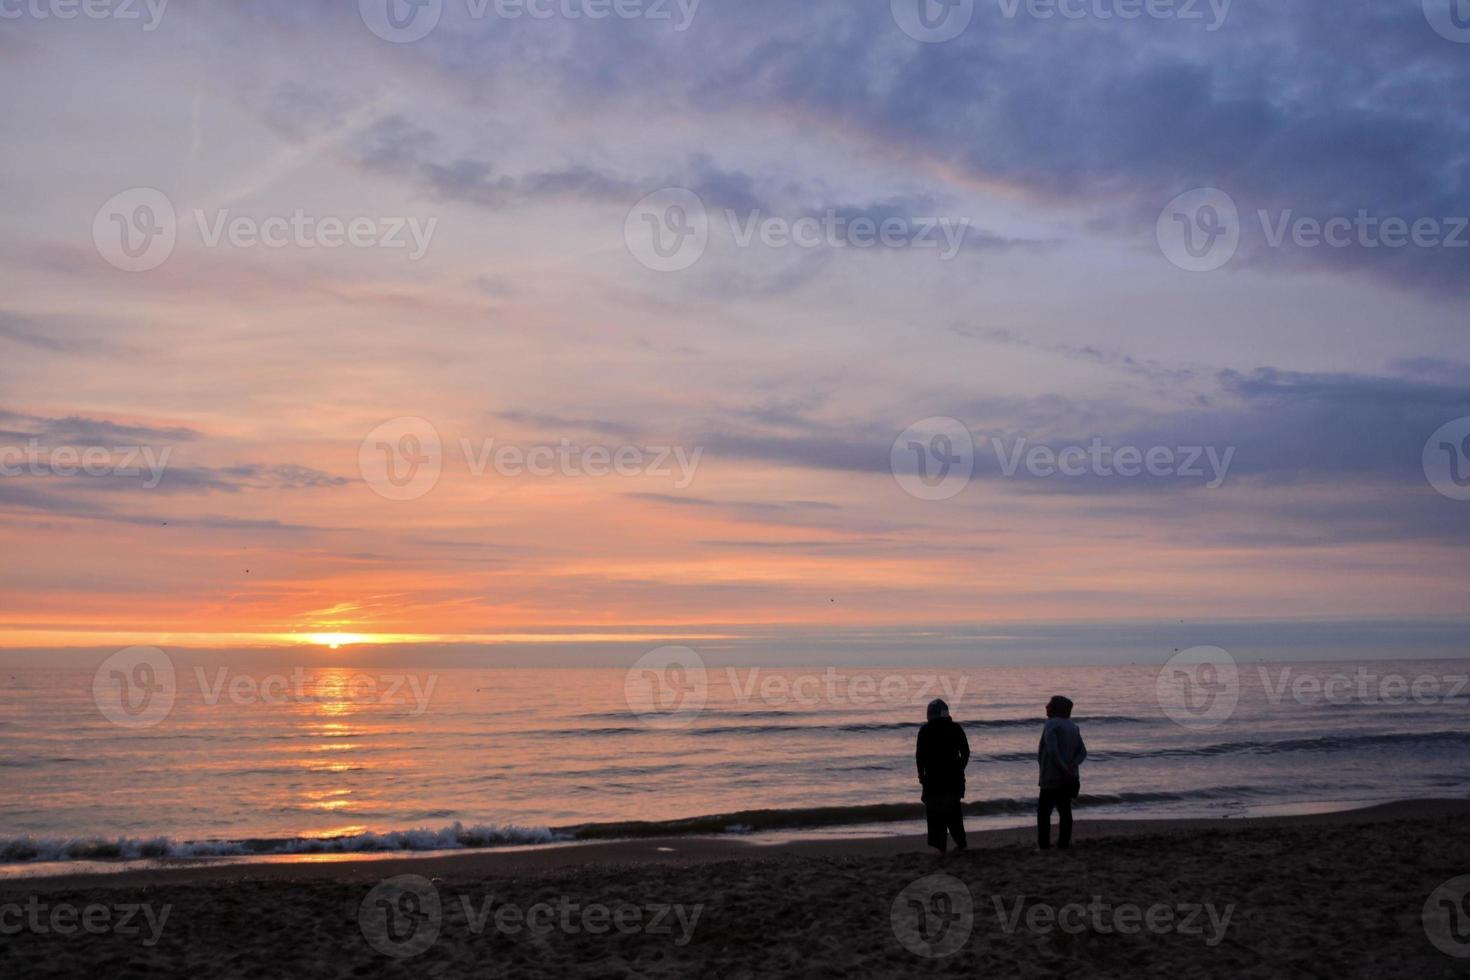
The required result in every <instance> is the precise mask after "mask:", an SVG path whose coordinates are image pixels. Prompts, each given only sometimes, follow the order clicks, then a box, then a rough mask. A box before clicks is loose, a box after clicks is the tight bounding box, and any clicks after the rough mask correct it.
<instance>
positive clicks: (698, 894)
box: [0, 801, 1470, 978]
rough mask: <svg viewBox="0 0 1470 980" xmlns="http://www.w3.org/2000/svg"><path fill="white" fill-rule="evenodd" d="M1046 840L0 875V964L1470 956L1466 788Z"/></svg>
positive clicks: (764, 971) (1211, 967)
mask: <svg viewBox="0 0 1470 980" xmlns="http://www.w3.org/2000/svg"><path fill="white" fill-rule="evenodd" d="M1032 836H1033V835H1032V832H1031V831H1029V830H1024V829H1022V830H996V831H985V832H980V833H974V834H972V839H971V845H972V846H971V850H970V852H969V853H966V854H952V855H950V856H949V858H948V859H947V860H945V861H943V862H941V861H940V860H939V859H938V858H937V857H936V856H935V855H934V854H933V853H932V852H930V851H928V850H927V849H925V848H924V846H923V841H922V840H921V839H919V838H916V837H897V838H875V839H865V840H853V839H844V840H832V841H813V840H803V841H797V842H792V843H786V844H774V845H762V844H755V843H752V842H750V841H748V840H742V839H740V838H669V839H650V840H639V841H614V842H605V843H597V844H589V845H583V846H578V847H562V848H548V849H538V850H523V851H515V852H500V851H482V852H466V853H449V854H436V855H414V856H412V857H406V858H395V859H392V860H370V859H369V860H364V859H361V858H349V859H347V860H341V859H332V860H320V859H318V860H313V861H303V862H296V863H272V864H246V865H242V864H222V863H218V862H209V861H192V862H177V863H174V864H170V865H166V866H162V867H155V868H150V869H147V870H142V871H125V872H119V873H109V874H88V875H70V876H65V877H49V878H30V879H12V880H4V879H0V976H5V977H27V978H29V977H88V976H96V977H108V978H111V977H139V978H142V977H155V976H165V977H172V976H180V977H182V976H191V977H242V978H243V977H292V978H298V977H299V978H310V977H353V976H404V977H407V976H415V977H422V976H444V977H460V976H476V977H500V976H506V977H542V976H545V977H564V976H589V977H623V976H642V977H688V976H696V975H697V976H711V977H732V978H733V977H769V976H833V977H837V976H842V977H853V976H873V977H899V976H913V975H916V974H922V973H928V972H931V971H933V972H940V973H950V972H955V973H963V974H966V975H972V976H973V975H977V974H978V975H982V976H992V977H1013V976H1016V977H1032V976H1035V977H1042V976H1055V975H1058V974H1060V973H1066V974H1068V975H1071V976H1076V977H1140V976H1142V977H1149V976H1160V977H1163V976H1168V977H1177V976H1181V975H1191V976H1209V977H1213V976H1229V977H1232V978H1241V977H1279V976H1288V975H1290V976H1324V977H1325V976H1332V977H1375V978H1377V977H1391V976H1413V977H1417V978H1423V977H1441V976H1443V977H1450V976H1456V977H1463V976H1465V975H1466V973H1467V970H1470V959H1461V958H1456V957H1455V956H1453V955H1450V953H1447V952H1444V951H1442V950H1441V949H1440V948H1438V947H1437V946H1436V945H1435V944H1434V942H1432V941H1431V936H1430V932H1431V931H1433V930H1432V929H1431V930H1426V927H1425V924H1424V922H1423V911H1424V908H1425V904H1426V901H1428V900H1429V899H1430V896H1431V894H1433V893H1435V891H1436V889H1437V888H1439V887H1440V886H1441V885H1443V884H1444V883H1445V882H1447V881H1449V880H1451V879H1454V878H1456V877H1458V876H1461V875H1470V801H1420V802H1409V803H1396V804H1389V805H1386V806H1381V807H1374V808H1371V809H1366V810H1352V811H1347V812H1344V813H1336V814H1314V815H1310V816H1296V817H1276V818H1263V819H1244V820H1176V821H1142V820H1133V821H1102V820H1088V819H1087V818H1086V815H1085V812H1084V813H1083V814H1082V816H1081V819H1079V821H1078V832H1077V846H1075V847H1074V848H1073V849H1072V850H1071V851H1069V852H1058V851H1052V852H1046V853H1041V852H1038V851H1037V850H1036V849H1035V844H1034V842H1033V841H1032ZM936 876H938V877H936ZM385 880H386V881H388V884H386V885H385V884H383V883H384V882H385ZM1451 914H1453V913H1448V912H1447V913H1446V915H1451ZM1465 925H1466V927H1467V928H1470V918H1467V920H1466V922H1465ZM1441 932H1442V934H1441V935H1440V939H1441V942H1442V944H1443V943H1448V944H1449V945H1450V949H1451V952H1459V951H1463V952H1464V953H1466V954H1467V955H1470V935H1467V936H1466V938H1465V944H1464V949H1463V950H1461V949H1460V947H1459V946H1458V945H1456V941H1457V939H1458V937H1459V935H1460V933H1459V932H1455V931H1453V930H1451V931H1449V932H1443V930H1441Z"/></svg>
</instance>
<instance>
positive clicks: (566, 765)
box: [0, 661, 1470, 862]
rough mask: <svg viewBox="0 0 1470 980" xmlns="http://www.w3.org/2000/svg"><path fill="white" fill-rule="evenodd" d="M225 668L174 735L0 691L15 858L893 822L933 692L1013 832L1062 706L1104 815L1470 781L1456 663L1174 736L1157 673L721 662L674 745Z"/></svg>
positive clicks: (1418, 789) (47, 696)
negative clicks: (1054, 707) (1047, 712)
mask: <svg viewBox="0 0 1470 980" xmlns="http://www.w3.org/2000/svg"><path fill="white" fill-rule="evenodd" d="M220 670H221V668H218V667H206V668H203V673H202V674H200V673H197V672H196V670H195V669H193V668H180V669H179V671H178V678H177V684H176V688H177V690H176V695H175V697H174V700H173V703H172V707H171V709H170V710H169V711H168V713H167V715H166V716H165V717H162V718H151V717H148V716H146V715H139V716H138V717H136V718H134V717H124V718H123V722H124V723H123V724H118V723H116V722H115V721H113V720H109V718H108V717H106V716H105V713H104V712H103V711H102V710H101V709H100V708H99V704H98V693H97V691H98V690H99V689H98V688H97V687H96V685H97V684H99V683H100V684H102V688H101V690H102V696H103V698H104V700H105V698H106V697H107V691H106V684H107V683H108V679H107V678H103V679H102V680H100V681H99V680H98V678H97V677H96V676H95V675H94V672H93V671H91V670H45V669H25V670H19V669H17V670H9V671H5V672H4V673H3V674H0V778H3V780H4V784H5V792H4V794H3V795H0V860H8V861H12V862H13V861H17V860H24V859H36V858H43V859H44V858H57V857H80V856H88V855H91V856H95V855H96V854H98V853H101V854H104V855H109V854H110V853H111V852H110V850H109V848H101V849H100V850H99V849H97V848H96V846H95V844H84V843H80V842H89V841H91V842H95V841H106V842H113V846H112V849H113V850H117V851H118V853H120V854H122V855H123V856H133V855H136V854H140V853H141V854H157V853H209V852H211V851H214V852H223V853H230V852H232V851H236V850H240V849H246V850H249V849H255V850H261V849H265V850H272V849H274V850H279V849H284V848H294V847H301V846H303V845H301V844H300V843H290V842H292V841H296V840H297V839H301V838H325V837H343V836H344V835H363V834H377V835H383V834H392V833H394V832H413V833H404V834H400V836H398V837H395V838H393V839H392V841H391V843H392V844H393V846H405V847H415V848H433V847H443V846H455V845H464V844H470V845H476V844H494V843H512V842H532V841H540V840H548V839H552V838H554V837H556V836H561V835H565V834H569V833H571V831H570V830H569V828H573V827H581V828H583V829H582V831H581V832H582V833H594V834H595V833H609V834H620V833H625V832H628V831H629V830H630V828H626V827H616V826H614V827H602V828H597V827H592V828H590V830H589V829H588V828H587V827H586V825H602V824H614V825H615V824H619V823H622V822H625V821H677V820H681V819H684V818H691V817H698V816H702V815H714V814H738V815H737V816H735V817H730V818H721V819H720V820H717V821H713V822H711V823H708V824H696V825H695V826H694V827H692V828H674V829H698V830H726V829H735V830H740V829H747V828H749V829H757V830H759V829H769V828H781V827H804V828H820V827H836V826H848V827H851V826H853V825H855V824H859V823H864V822H866V823H873V822H879V821H886V822H890V823H891V821H895V820H908V819H912V817H913V816H914V813H913V811H912V809H910V808H911V807H912V806H913V804H914V803H915V802H916V799H917V783H916V781H915V777H914V764H913V741H914V736H915V731H916V729H917V727H918V724H919V722H920V721H922V719H923V714H924V704H925V703H926V702H927V701H928V700H929V699H930V698H932V697H935V696H944V697H946V698H947V700H948V701H949V702H950V704H951V706H952V710H953V714H954V717H955V718H956V719H957V720H958V721H960V722H961V723H962V724H963V725H964V726H965V727H966V730H967V732H968V735H969V739H970V745H971V748H972V751H973V757H972V759H971V762H970V767H969V795H968V800H969V802H971V803H972V804H975V805H976V812H977V814H992V815H994V816H996V817H998V818H999V817H1005V816H1010V817H1012V818H1013V819H1016V818H1019V817H1020V815H1022V814H1024V812H1025V809H1026V807H1027V806H1028V805H1029V803H1030V800H1031V798H1032V797H1033V796H1034V793H1035V783H1036V763H1035V751H1036V743H1037V738H1038V733H1039V730H1040V724H1041V716H1042V711H1041V705H1043V704H1044V703H1045V701H1046V699H1047V698H1048V697H1049V696H1050V695H1052V694H1053V693H1066V694H1068V695H1070V696H1071V697H1073V698H1074V699H1075V700H1076V702H1077V712H1076V719H1077V720H1078V721H1079V723H1080V724H1081V726H1082V729H1083V732H1084V734H1085V737H1086V740H1087V743H1088V746H1089V749H1090V753H1091V754H1090V757H1089V760H1088V762H1087V764H1086V766H1085V768H1084V786H1085V788H1084V793H1085V794H1086V797H1087V799H1086V802H1088V803H1090V805H1091V806H1093V807H1096V808H1097V811H1098V812H1106V813H1135V814H1140V815H1144V814H1151V815H1227V814H1241V813H1246V812H1251V811H1253V810H1260V809H1261V808H1274V807H1285V808H1287V809H1291V808H1309V807H1311V806H1312V805H1313V804H1318V803H1346V802H1360V801H1372V800H1387V799H1405V798H1413V797H1427V796H1440V797H1444V796H1464V795H1467V786H1470V751H1467V749H1470V705H1467V701H1470V689H1467V687H1466V681H1465V678H1466V676H1467V675H1470V662H1464V661H1460V662H1457V661H1433V662H1423V663H1406V662H1385V663H1343V664H1310V665H1281V664H1271V665H1265V664H1262V665H1254V664H1250V665H1242V666H1241V668H1240V685H1239V702H1238V705H1237V707H1236V708H1235V710H1234V711H1233V713H1230V714H1229V716H1228V717H1224V718H1210V717H1204V718H1203V719H1202V720H1200V721H1196V720H1195V719H1194V718H1193V716H1185V717H1184V719H1183V721H1184V723H1182V724H1181V723H1180V722H1179V721H1176V720H1174V719H1173V718H1171V717H1170V715H1169V714H1168V713H1167V712H1166V710H1165V707H1164V706H1162V705H1161V702H1160V698H1159V695H1158V687H1157V679H1158V676H1159V672H1160V668H1159V667H1158V666H1156V665H1155V666H1130V667H1090V668H1056V667H989V668H979V669H973V670H955V669H943V670H919V669H915V668H907V667H906V668H895V669H891V670H886V669H867V668H864V669H861V670H856V669H853V670H839V671H827V670H826V669H825V668H816V669H813V670H771V669H758V670H753V669H743V668H742V669H735V670H726V669H725V668H711V669H710V670H709V672H708V675H707V680H708V696H707V701H706V703H705V705H704V707H703V710H702V711H700V712H698V713H697V714H691V715H689V716H677V717H674V718H673V719H672V721H674V722H678V725H677V726H674V727H671V726H670V722H671V719H670V717H668V716H659V715H655V716H652V717H651V719H648V718H643V717H640V716H639V714H637V713H635V711H634V710H633V709H634V708H646V707H648V704H647V703H640V702H638V701H637V699H636V698H635V701H634V704H633V706H632V707H630V702H629V698H628V694H629V691H630V690H631V689H632V688H630V687H629V685H628V681H629V678H628V677H627V675H626V674H625V672H624V671H621V670H581V669H576V670H573V669H546V670H506V669H494V670H441V671H419V672H416V673H414V674H413V675H412V677H411V678H408V677H406V676H405V675H402V674H401V673H400V672H395V671H391V670H389V671H385V670H382V669H378V668H373V669H364V670H354V669H352V668H335V669H316V670H310V671H302V672H299V673H296V674H295V675H293V674H292V673H291V672H290V671H289V670H288V671H281V672H279V674H275V675H273V673H272V672H271V671H268V670H253V671H251V672H250V673H248V674H238V673H236V672H235V671H227V672H226V673H225V674H221V673H220ZM1210 679H1213V678H1210ZM222 680H223V681H224V683H223V685H221V681H222ZM1324 684H1325V690H1323V689H1321V686H1322V685H1324ZM1414 684H1417V685H1418V686H1417V689H1415V688H1413V687H1412V685H1414ZM262 685H263V686H262ZM1401 685H1402V687H1401ZM1186 695H1187V696H1193V693H1192V692H1186ZM655 703H657V702H655ZM1199 703H1200V704H1204V702H1203V701H1201V702H1199ZM135 707H136V706H135ZM114 713H115V712H114ZM1175 714H1176V716H1177V715H1178V712H1177V711H1176V712H1175ZM1217 723H1218V724H1217ZM1210 726H1213V727H1210ZM857 808H866V809H857ZM755 810H772V811H778V812H776V813H774V814H771V813H766V814H760V813H754V814H753V813H748V812H745V811H755ZM455 824H459V825H461V826H459V827H458V828H455V827H454V825H455ZM664 829H669V828H664ZM419 831H423V832H419ZM159 839H166V840H159ZM119 841H122V845H121V847H120V848H117V847H116V843H117V842H119ZM190 842H194V843H192V844H191V843H190ZM201 842H215V843H213V844H204V843H201ZM243 842H254V843H250V844H246V843H243ZM383 843H384V842H383V841H382V840H380V839H375V838H371V837H370V838H361V837H358V838H356V839H354V840H349V841H345V842H342V843H341V844H340V845H334V846H341V847H343V848H347V849H351V848H367V849H371V848H374V847H381V846H383Z"/></svg>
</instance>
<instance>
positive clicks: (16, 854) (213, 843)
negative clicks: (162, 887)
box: [0, 822, 567, 863]
mask: <svg viewBox="0 0 1470 980" xmlns="http://www.w3.org/2000/svg"><path fill="white" fill-rule="evenodd" d="M566 839H567V838H565V837H562V836H558V835H557V834H554V833H552V831H551V830H550V829H549V828H546V827H518V826H515V825H511V824H508V825H505V826H500V825H497V824H477V825H474V826H471V827H466V826H465V825H464V824H462V823H458V822H456V823H454V824H452V825H450V826H448V827H441V828H439V829H438V830H434V829H431V828H428V827H420V828H417V829H414V830H395V831H390V832H387V833H382V834H378V833H372V832H369V833H365V834H353V835H351V836H344V837H324V838H289V839H279V840H259V839H255V840H204V841H175V840H172V839H170V838H167V837H152V838H138V837H117V838H100V837H93V838H44V837H13V838H0V863H19V862H29V861H98V860H115V861H136V860H140V859H145V858H190V857H233V856H240V855H248V854H346V853H356V852H361V853H370V852H382V851H449V850H459V849H462V848H472V847H505V846H511V845H516V844H551V843H555V842H557V841H559V840H566Z"/></svg>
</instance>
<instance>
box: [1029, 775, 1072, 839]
mask: <svg viewBox="0 0 1470 980" xmlns="http://www.w3.org/2000/svg"><path fill="white" fill-rule="evenodd" d="M1052 810H1056V811H1057V847H1071V846H1072V791H1071V790H1070V789H1067V788H1062V789H1043V790H1042V791H1041V799H1039V800H1037V802H1036V843H1037V844H1038V845H1039V846H1040V847H1042V848H1048V847H1051V812H1052Z"/></svg>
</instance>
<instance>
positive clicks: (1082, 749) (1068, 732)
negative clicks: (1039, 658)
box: [1036, 694, 1087, 851]
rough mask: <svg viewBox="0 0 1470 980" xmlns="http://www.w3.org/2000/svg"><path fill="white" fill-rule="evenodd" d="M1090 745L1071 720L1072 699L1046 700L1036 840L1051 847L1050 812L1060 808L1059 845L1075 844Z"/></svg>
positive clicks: (1039, 751)
mask: <svg viewBox="0 0 1470 980" xmlns="http://www.w3.org/2000/svg"><path fill="white" fill-rule="evenodd" d="M1086 758H1087V746H1086V744H1084V743H1083V741H1082V731H1081V729H1079V728H1078V727H1077V725H1076V723H1075V722H1073V721H1072V702H1071V700H1070V699H1068V698H1064V697H1062V696H1061V695H1060V694H1058V695H1057V696H1056V697H1054V698H1052V699H1051V700H1050V701H1048V702H1047V704H1046V727H1045V728H1043V729H1042V730H1041V745H1040V746H1039V747H1038V748H1037V753H1036V761H1037V762H1038V763H1039V764H1040V766H1041V781H1040V785H1041V798H1040V799H1039V800H1038V801H1037V804H1036V843H1037V845H1038V846H1040V848H1041V849H1042V850H1043V851H1045V850H1048V849H1049V848H1050V847H1051V813H1052V811H1053V810H1056V811H1057V847H1058V848H1059V849H1062V850H1065V849H1066V848H1068V847H1071V846H1072V801H1073V800H1075V799H1076V798H1077V797H1078V795H1080V794H1081V792H1082V763H1083V761H1084V760H1086Z"/></svg>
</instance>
